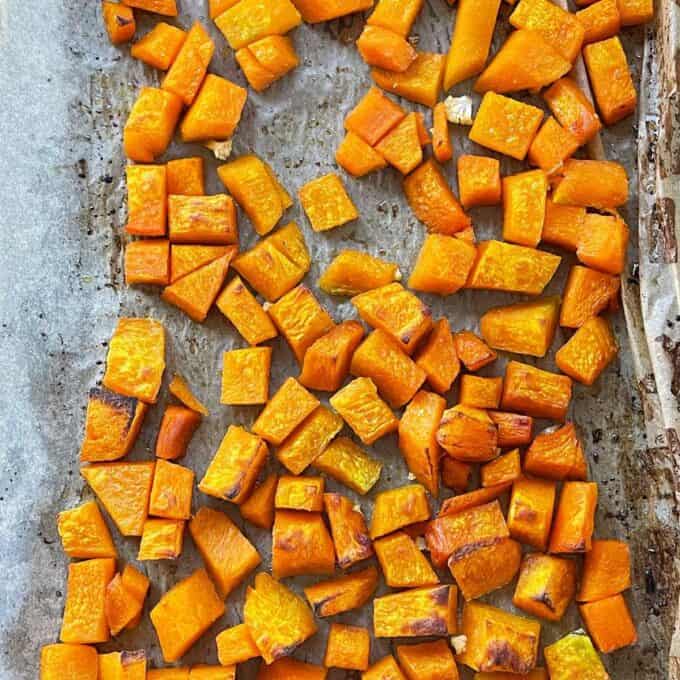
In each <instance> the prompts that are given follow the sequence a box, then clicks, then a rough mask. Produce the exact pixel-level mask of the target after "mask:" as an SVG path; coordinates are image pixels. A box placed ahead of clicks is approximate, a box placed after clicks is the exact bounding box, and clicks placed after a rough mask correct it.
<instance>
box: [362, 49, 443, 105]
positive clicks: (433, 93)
mask: <svg viewBox="0 0 680 680" xmlns="http://www.w3.org/2000/svg"><path fill="white" fill-rule="evenodd" d="M445 66H446V57H445V56H444V55H443V54H433V53H432V52H417V53H416V58H415V59H414V61H413V62H412V64H411V65H410V66H409V67H408V68H407V69H406V70H405V71H403V72H402V73H395V72H393V71H386V70H384V69H378V68H374V69H373V70H372V71H371V77H372V78H373V80H374V81H375V83H376V85H378V86H379V87H382V88H383V90H387V91H388V92H392V93H393V94H397V95H399V96H400V97H404V98H405V99H408V100H409V101H412V102H415V103H416V104H422V105H423V106H428V107H430V108H432V107H433V106H434V105H435V104H436V103H437V99H438V98H439V92H440V91H441V88H442V80H443V78H444V68H445Z"/></svg>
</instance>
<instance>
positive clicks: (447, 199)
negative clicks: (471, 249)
mask: <svg viewBox="0 0 680 680" xmlns="http://www.w3.org/2000/svg"><path fill="white" fill-rule="evenodd" d="M403 188H404V194H405V195H406V200H407V201H408V204H409V205H410V206H411V210H413V212H414V213H415V216H416V217H417V218H418V219H419V220H420V221H421V222H422V223H423V224H424V225H425V226H426V227H427V229H428V231H430V232H434V233H438V234H448V235H449V236H451V235H454V234H456V233H457V232H461V231H463V230H464V229H466V228H468V227H469V226H470V225H471V221H470V218H469V217H468V216H467V215H466V214H465V212H464V211H463V208H462V207H461V205H460V203H459V202H458V199H457V198H456V197H455V195H454V193H453V192H452V191H451V188H450V187H449V185H448V183H447V181H446V179H445V178H444V175H443V174H442V172H441V170H440V168H439V166H438V165H437V164H436V163H435V162H434V161H433V160H432V159H429V160H426V161H425V162H424V163H423V164H422V165H421V166H420V167H418V168H416V169H415V170H414V171H413V172H412V173H411V174H410V175H409V176H408V177H406V179H404V184H403Z"/></svg>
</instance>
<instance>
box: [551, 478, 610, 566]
mask: <svg viewBox="0 0 680 680" xmlns="http://www.w3.org/2000/svg"><path fill="white" fill-rule="evenodd" d="M597 495H598V493H597V484H596V483H595V482H565V483H564V486H563V487H562V493H561V494H560V501H559V503H558V505H557V512H556V514H555V521H554V522H553V527H552V531H551V533H550V546H549V550H550V552H551V553H579V552H581V553H586V552H588V551H589V550H590V548H591V545H592V537H593V529H594V528H595V509H596V507H597Z"/></svg>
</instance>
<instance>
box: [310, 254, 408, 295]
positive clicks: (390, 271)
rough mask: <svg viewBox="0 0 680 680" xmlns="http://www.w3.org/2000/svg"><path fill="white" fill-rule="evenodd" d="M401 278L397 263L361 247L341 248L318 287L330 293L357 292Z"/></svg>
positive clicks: (347, 293)
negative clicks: (364, 250) (356, 248)
mask: <svg viewBox="0 0 680 680" xmlns="http://www.w3.org/2000/svg"><path fill="white" fill-rule="evenodd" d="M399 278H400V273H399V269H398V268H397V265H396V264H393V263H391V262H385V261H384V260H381V259H380V258H377V257H373V256H372V255H369V254H368V253H365V252H362V251H360V250H341V251H340V253H338V255H336V256H335V258H333V261H332V262H331V263H330V264H329V265H328V267H327V268H326V270H325V271H324V273H323V274H322V275H321V278H320V279H319V288H321V290H323V291H325V292H326V293H328V294H329V295H358V294H359V293H365V292H366V291H368V290H373V289H374V288H381V287H382V286H386V285H388V284H390V283H392V282H393V281H398V280H399Z"/></svg>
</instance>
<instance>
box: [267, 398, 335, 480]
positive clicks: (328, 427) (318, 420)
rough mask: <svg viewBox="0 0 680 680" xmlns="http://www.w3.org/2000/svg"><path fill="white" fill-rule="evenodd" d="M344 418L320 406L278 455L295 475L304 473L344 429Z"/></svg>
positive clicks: (303, 422) (287, 441) (295, 431)
mask: <svg viewBox="0 0 680 680" xmlns="http://www.w3.org/2000/svg"><path fill="white" fill-rule="evenodd" d="M342 424H343V421H342V418H340V416H338V415H337V414H335V413H333V412H332V411H330V410H329V409H327V408H326V407H325V406H323V405H322V406H319V407H318V408H317V409H316V410H315V411H313V412H312V413H311V414H310V415H309V416H307V418H305V419H304V420H303V421H302V423H301V424H300V425H298V426H297V427H296V428H295V430H294V431H293V433H292V434H291V435H290V436H289V437H288V438H287V439H286V441H285V442H283V444H282V445H281V446H280V447H279V448H278V450H277V452H276V457H277V458H278V459H279V462H280V463H281V464H282V465H283V466H284V467H286V468H287V469H288V470H289V471H290V472H292V473H293V474H294V475H299V474H302V473H303V472H304V471H305V470H306V469H307V467H308V466H309V465H311V464H312V463H313V462H314V461H315V460H316V459H317V458H318V457H319V456H320V455H321V454H322V453H323V451H324V449H325V448H326V447H327V446H328V445H329V444H330V442H331V440H332V439H333V438H334V437H335V435H336V434H338V432H340V430H341V429H342Z"/></svg>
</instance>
